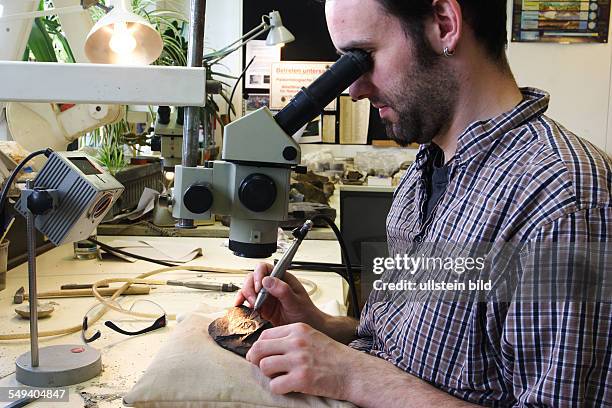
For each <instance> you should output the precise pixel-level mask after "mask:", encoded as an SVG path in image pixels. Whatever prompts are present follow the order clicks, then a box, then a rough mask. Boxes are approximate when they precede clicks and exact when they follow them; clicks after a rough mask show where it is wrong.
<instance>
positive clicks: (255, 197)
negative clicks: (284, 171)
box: [238, 173, 276, 212]
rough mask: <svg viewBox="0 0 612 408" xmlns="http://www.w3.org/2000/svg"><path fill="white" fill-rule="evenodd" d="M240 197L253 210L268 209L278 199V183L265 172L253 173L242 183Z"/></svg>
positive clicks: (261, 210)
mask: <svg viewBox="0 0 612 408" xmlns="http://www.w3.org/2000/svg"><path fill="white" fill-rule="evenodd" d="M238 198H239V199H240V202H241V203H242V204H243V205H244V206H245V207H246V208H248V209H249V210H251V211H255V212H263V211H266V210H267V209H269V208H270V207H272V205H273V204H274V201H276V184H274V180H272V179H271V178H270V177H268V176H266V175H265V174H259V173H254V174H251V175H249V176H247V177H246V178H245V179H244V180H242V183H240V188H239V189H238Z"/></svg>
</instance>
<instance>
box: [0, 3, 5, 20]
mask: <svg viewBox="0 0 612 408" xmlns="http://www.w3.org/2000/svg"><path fill="white" fill-rule="evenodd" d="M3 14H4V6H3V5H2V4H0V17H2V15H3Z"/></svg>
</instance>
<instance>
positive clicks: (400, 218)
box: [351, 88, 612, 407]
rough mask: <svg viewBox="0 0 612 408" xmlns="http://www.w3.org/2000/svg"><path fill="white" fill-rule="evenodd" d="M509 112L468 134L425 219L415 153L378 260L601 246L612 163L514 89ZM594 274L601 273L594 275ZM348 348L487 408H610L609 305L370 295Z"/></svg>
mask: <svg viewBox="0 0 612 408" xmlns="http://www.w3.org/2000/svg"><path fill="white" fill-rule="evenodd" d="M521 91H522V93H523V101H522V102H521V103H520V104H519V105H517V106H516V107H515V108H514V109H513V110H512V111H510V112H506V113H504V114H502V115H500V116H498V117H496V118H493V119H490V120H485V121H478V122H475V123H473V124H471V125H470V126H469V127H468V128H467V129H466V130H465V131H464V132H463V134H462V135H461V136H460V137H459V141H458V147H457V152H456V154H455V156H454V157H453V158H452V159H451V160H450V162H449V165H450V166H451V169H450V172H449V184H448V186H447V189H446V192H445V193H444V195H443V196H442V197H441V199H440V201H439V202H438V203H437V205H436V207H435V208H434V210H433V213H432V214H431V215H430V217H429V218H428V219H427V220H424V219H423V218H424V208H425V207H424V202H425V200H426V196H425V194H426V189H425V185H424V183H425V181H424V174H423V172H424V168H425V166H426V165H427V163H428V160H429V159H430V157H429V155H430V151H429V148H428V146H423V147H422V148H421V149H420V151H419V153H418V155H417V158H416V161H415V163H414V164H413V165H412V167H411V168H410V169H409V171H408V172H407V174H406V175H405V177H404V178H403V179H402V181H401V184H400V185H399V186H398V188H397V190H396V192H395V197H394V202H393V205H392V207H391V211H390V213H389V216H388V218H387V235H388V245H389V255H391V256H394V255H396V254H403V253H405V252H404V249H405V248H406V244H407V243H414V242H487V243H493V242H513V243H518V244H523V243H534V242H535V243H564V242H568V243H569V242H581V241H591V242H610V241H612V196H611V192H612V163H611V162H610V159H609V158H608V157H607V156H606V155H605V154H604V153H602V152H601V151H600V150H598V149H597V148H595V147H594V146H593V145H591V144H590V143H589V142H587V141H585V140H583V139H580V138H578V137H576V136H575V135H573V134H572V133H570V132H569V131H567V130H566V129H565V128H563V127H562V126H560V125H559V124H557V123H556V122H554V121H553V120H551V119H549V118H548V117H546V116H544V112H545V111H546V109H547V107H548V101H549V96H548V94H546V93H544V92H542V91H539V90H537V89H533V88H524V89H522V90H521ZM605 273H608V274H609V273H610V271H609V269H608V268H606V272H605ZM357 331H358V337H359V338H358V340H356V341H354V342H353V343H351V346H352V347H355V348H357V349H359V350H362V351H366V352H369V353H370V354H372V355H375V356H377V357H380V358H383V359H385V360H388V361H390V362H391V363H393V364H395V365H396V366H397V367H399V368H401V369H403V370H405V371H407V372H409V373H411V374H413V375H415V376H417V377H419V378H421V379H423V380H425V381H428V382H430V383H431V384H433V385H435V386H436V387H438V388H440V389H442V390H444V391H446V392H448V393H450V394H452V395H454V396H456V397H458V398H461V399H464V400H467V401H471V402H474V403H477V404H481V405H487V406H504V407H506V406H519V407H523V406H554V407H591V406H597V407H600V406H612V303H610V302H598V303H594V302H591V303H589V302H580V301H578V302H577V301H567V302H561V301H555V302H542V303H537V302H531V303H529V302H518V301H516V302H515V301H508V302H473V303H457V302H455V303H453V302H447V301H444V300H439V301H437V302H406V303H398V302H389V301H378V300H377V298H376V296H373V295H370V298H369V299H368V302H367V304H366V305H365V308H364V310H363V312H362V315H361V320H360V324H359V327H358V330H357Z"/></svg>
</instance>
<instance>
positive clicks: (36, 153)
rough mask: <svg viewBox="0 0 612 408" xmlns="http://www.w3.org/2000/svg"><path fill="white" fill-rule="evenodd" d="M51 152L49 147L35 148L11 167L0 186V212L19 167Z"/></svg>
mask: <svg viewBox="0 0 612 408" xmlns="http://www.w3.org/2000/svg"><path fill="white" fill-rule="evenodd" d="M51 153H53V150H52V149H50V148H46V149H41V150H36V151H34V152H32V153H30V154H28V155H27V156H26V157H25V159H23V160H22V161H21V162H20V163H19V164H18V165H17V167H15V169H13V171H12V172H11V174H10V175H9V177H8V178H7V179H6V181H5V182H4V186H3V187H2V192H1V193H0V214H4V204H5V201H6V198H7V196H8V192H9V190H10V188H11V185H12V184H13V182H14V181H15V178H16V177H17V175H18V174H19V172H20V171H21V169H22V168H23V167H24V166H25V165H26V163H27V162H29V161H30V160H32V159H33V158H34V157H36V156H39V155H41V154H44V155H45V157H49V156H51ZM4 229H5V228H4V221H2V232H4Z"/></svg>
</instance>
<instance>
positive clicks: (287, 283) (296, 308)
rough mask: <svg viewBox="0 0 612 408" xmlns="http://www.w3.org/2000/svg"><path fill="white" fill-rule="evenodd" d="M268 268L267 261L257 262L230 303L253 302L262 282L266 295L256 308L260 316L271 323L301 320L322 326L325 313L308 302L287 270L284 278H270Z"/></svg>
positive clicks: (252, 303)
mask: <svg viewBox="0 0 612 408" xmlns="http://www.w3.org/2000/svg"><path fill="white" fill-rule="evenodd" d="M272 268H273V266H272V265H270V264H265V263H261V264H259V265H257V267H256V268H255V271H254V272H253V273H250V274H248V275H247V277H246V279H245V281H244V285H242V289H241V290H240V291H239V292H238V296H237V297H236V301H235V304H234V305H235V306H239V305H241V304H242V303H243V302H244V301H245V300H246V301H247V302H248V303H249V305H251V306H253V305H254V304H255V299H256V298H257V293H259V291H260V290H261V287H262V285H263V286H264V287H265V288H266V290H267V291H268V297H267V299H266V301H265V302H264V304H263V305H262V306H261V309H260V310H259V313H260V315H261V317H263V318H264V319H266V320H268V321H270V322H271V323H272V324H273V325H274V326H283V325H286V324H291V323H297V322H305V323H308V324H309V325H311V326H313V327H317V328H322V326H323V325H324V321H325V319H326V318H327V317H328V316H327V315H326V314H325V313H323V312H321V311H320V310H319V309H318V308H317V307H316V306H315V305H314V303H312V300H310V296H308V293H307V292H306V289H304V287H303V286H302V284H301V283H300V281H298V280H297V278H296V277H295V276H293V275H292V274H290V273H288V272H286V273H285V275H284V280H280V279H277V278H272V277H270V276H268V275H270V273H271V272H272Z"/></svg>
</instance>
